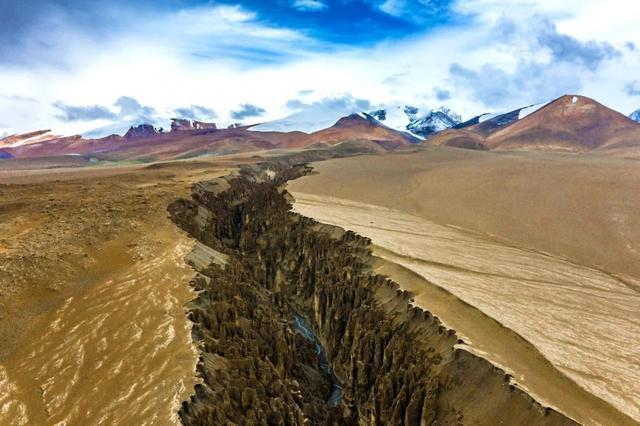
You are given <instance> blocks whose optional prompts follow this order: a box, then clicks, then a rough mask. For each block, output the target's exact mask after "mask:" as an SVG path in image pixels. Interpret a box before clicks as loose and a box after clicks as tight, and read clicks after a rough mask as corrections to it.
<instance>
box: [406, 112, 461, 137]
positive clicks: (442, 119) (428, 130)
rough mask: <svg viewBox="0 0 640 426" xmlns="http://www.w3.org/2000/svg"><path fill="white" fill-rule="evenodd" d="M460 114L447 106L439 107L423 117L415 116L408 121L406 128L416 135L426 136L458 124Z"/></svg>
mask: <svg viewBox="0 0 640 426" xmlns="http://www.w3.org/2000/svg"><path fill="white" fill-rule="evenodd" d="M460 121H461V119H460V116H459V115H457V114H455V113H454V112H453V111H451V110H450V109H449V108H444V107H442V108H440V109H437V110H433V111H430V112H429V113H428V114H426V115H425V116H423V117H420V118H416V119H414V120H412V121H411V123H409V125H408V126H407V130H409V131H410V132H411V133H414V134H416V135H419V136H422V137H424V138H427V137H429V136H431V135H433V134H435V133H438V132H441V131H443V130H446V129H450V128H451V127H453V126H455V125H457V124H460Z"/></svg>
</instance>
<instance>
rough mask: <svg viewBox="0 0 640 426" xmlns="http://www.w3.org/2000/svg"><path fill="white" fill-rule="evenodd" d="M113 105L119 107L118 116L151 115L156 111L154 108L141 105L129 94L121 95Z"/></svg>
mask: <svg viewBox="0 0 640 426" xmlns="http://www.w3.org/2000/svg"><path fill="white" fill-rule="evenodd" d="M113 105H114V106H116V107H118V108H120V114H119V116H120V117H131V116H139V117H151V116H152V115H154V114H155V113H156V110H155V108H153V107H150V106H145V105H142V104H141V103H140V102H138V100H137V99H136V98H132V97H131V96H121V97H119V98H118V100H116V102H115V103H114V104H113Z"/></svg>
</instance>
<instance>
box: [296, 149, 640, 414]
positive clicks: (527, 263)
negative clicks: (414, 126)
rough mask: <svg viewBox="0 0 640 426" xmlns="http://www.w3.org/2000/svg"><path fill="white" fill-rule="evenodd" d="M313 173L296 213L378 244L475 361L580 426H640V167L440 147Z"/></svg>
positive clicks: (395, 274)
mask: <svg viewBox="0 0 640 426" xmlns="http://www.w3.org/2000/svg"><path fill="white" fill-rule="evenodd" d="M314 168H315V170H316V171H317V174H315V175H311V176H306V177H303V178H301V179H299V180H296V181H294V182H291V183H290V185H289V190H290V191H291V192H292V194H293V195H294V197H295V199H296V204H295V209H296V210H297V211H298V212H300V213H301V214H303V215H306V216H310V217H313V218H315V219H317V220H319V221H321V222H325V223H330V224H334V225H339V226H342V227H344V228H347V229H351V230H354V231H356V232H358V233H359V234H361V235H364V236H367V237H369V238H371V239H372V241H373V244H374V245H375V248H374V254H375V255H376V256H377V257H379V258H380V260H381V262H380V265H379V266H378V268H379V271H380V272H382V273H384V274H386V275H389V276H390V277H391V278H393V279H394V280H395V281H397V282H399V283H400V284H401V286H403V288H404V289H407V290H409V291H411V292H413V293H414V294H415V301H414V303H415V304H416V305H418V306H420V307H423V308H424V309H429V310H430V311H432V312H434V313H435V314H436V315H438V316H439V317H440V318H441V319H442V320H443V321H444V323H445V324H446V325H447V326H449V327H451V328H454V329H456V330H457V331H458V333H459V334H460V335H462V336H464V339H463V340H465V346H467V347H468V350H471V351H474V352H476V353H480V354H484V355H485V356H486V357H487V358H488V359H490V360H491V361H492V362H494V363H496V364H497V365H500V366H501V367H503V368H505V369H506V370H507V371H510V372H511V373H512V374H513V376H514V379H515V381H516V382H518V384H519V385H520V386H523V387H525V388H526V389H528V390H529V391H530V392H531V393H532V394H534V395H535V396H536V397H537V398H538V399H539V400H541V401H544V402H545V403H546V404H549V405H551V406H554V407H556V408H558V409H559V410H561V411H563V412H565V413H566V414H569V415H570V416H571V417H573V418H574V419H577V420H578V421H580V422H583V423H586V424H597V423H602V424H620V423H621V422H625V420H624V419H622V418H620V419H618V420H615V419H616V417H612V414H611V413H612V410H611V408H612V407H613V408H615V410H617V411H619V412H622V413H626V414H627V415H629V416H631V417H633V418H634V419H635V420H636V421H637V420H640V404H639V403H638V401H640V387H638V383H639V382H640V381H639V379H640V375H639V373H638V371H640V369H639V368H638V366H639V365H638V361H637V360H638V359H640V350H639V349H638V345H637V336H638V335H639V334H640V314H639V312H640V309H639V308H640V293H639V292H640V266H639V265H640V216H638V214H637V213H638V206H639V205H640V165H639V164H638V162H637V161H634V160H617V159H607V158H601V157H597V156H575V155H561V154H549V153H531V152H521V153H513V152H504V153H488V152H475V151H465V150H456V149H451V148H431V149H425V150H424V151H423V152H421V153H418V154H410V155H407V154H386V155H384V156H368V157H358V158H353V159H339V160H331V161H327V162H322V163H316V164H314ZM593 395H595V396H596V397H597V398H599V399H600V401H599V402H598V403H595V402H594V400H593V399H592V396H593ZM589 409H591V411H589ZM615 410H614V411H615Z"/></svg>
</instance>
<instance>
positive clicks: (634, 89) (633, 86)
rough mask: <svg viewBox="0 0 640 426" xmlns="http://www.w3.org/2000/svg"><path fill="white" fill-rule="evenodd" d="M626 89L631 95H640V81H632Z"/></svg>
mask: <svg viewBox="0 0 640 426" xmlns="http://www.w3.org/2000/svg"><path fill="white" fill-rule="evenodd" d="M624 91H625V93H626V94H627V95H629V96H640V81H637V80H636V81H631V82H629V83H627V84H626V85H625V86H624Z"/></svg>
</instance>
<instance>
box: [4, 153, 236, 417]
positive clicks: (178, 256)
mask: <svg viewBox="0 0 640 426" xmlns="http://www.w3.org/2000/svg"><path fill="white" fill-rule="evenodd" d="M227 173H228V171H227V170H225V167H224V165H223V166H221V167H217V166H216V165H215V164H211V163H207V164H206V167H202V164H200V165H199V164H197V163H193V162H192V163H190V164H187V165H181V164H172V165H169V166H167V167H153V168H143V167H136V168H118V169H114V168H111V169H93V170H83V171H71V170H67V171H59V174H55V175H54V176H53V177H52V176H49V177H48V180H46V181H44V182H42V181H41V180H42V179H43V178H44V176H40V175H37V176H28V175H24V180H23V181H22V182H23V183H22V184H19V185H18V184H12V185H2V186H0V424H2V425H5V424H6V425H13V424H15V425H22V424H25V425H31V424H34V425H53V424H61V423H65V424H69V425H85V424H94V423H95V424H98V423H100V422H102V423H105V424H138V425H143V424H177V423H179V420H178V418H177V413H176V412H177V409H178V408H179V406H180V403H181V401H182V400H183V399H184V398H186V397H188V395H189V394H190V392H191V389H192V388H193V385H194V384H195V383H197V379H196V377H195V374H194V368H195V363H196V361H197V354H196V352H195V348H194V347H193V342H192V340H191V325H190V322H189V321H188V319H187V318H186V312H185V308H184V304H185V303H186V302H187V301H189V300H191V299H193V297H194V293H193V292H192V291H191V290H190V289H189V288H188V286H187V285H186V283H188V282H189V280H190V279H191V278H192V277H193V276H194V272H193V270H192V269H191V268H189V267H188V265H185V264H184V261H183V258H184V256H185V255H186V254H187V253H188V252H189V251H190V250H191V247H192V246H193V245H194V241H193V240H192V239H190V238H188V237H187V236H186V234H185V233H184V232H181V231H180V230H179V229H178V228H176V227H175V225H174V224H173V223H172V222H171V220H170V219H168V218H167V215H166V205H167V204H168V203H169V202H170V201H172V200H174V199H175V198H176V197H178V196H181V195H187V194H188V193H189V192H188V191H189V188H190V185H191V183H193V182H194V181H195V180H201V179H206V178H212V177H215V176H220V175H225V174H227ZM57 178H60V179H61V180H60V181H57V180H55V179H57ZM29 179H31V180H29Z"/></svg>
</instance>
